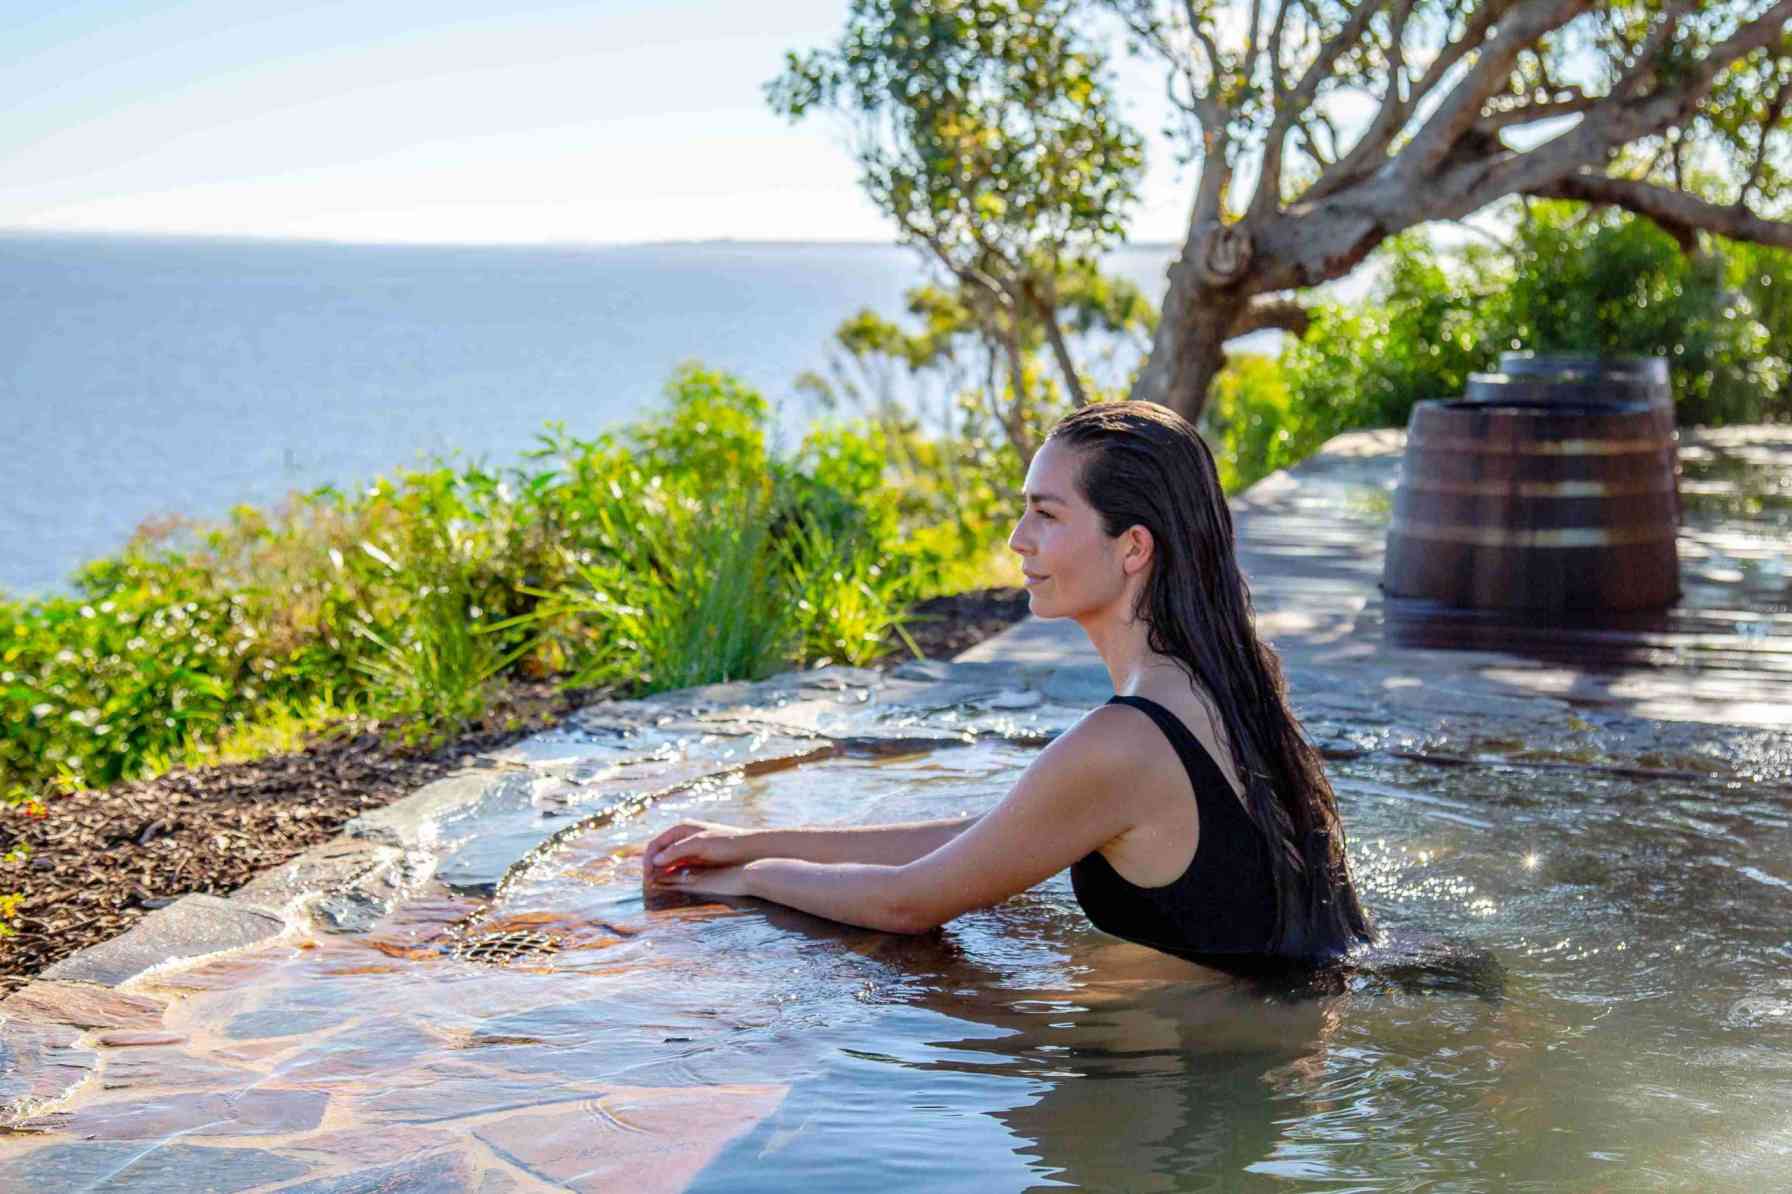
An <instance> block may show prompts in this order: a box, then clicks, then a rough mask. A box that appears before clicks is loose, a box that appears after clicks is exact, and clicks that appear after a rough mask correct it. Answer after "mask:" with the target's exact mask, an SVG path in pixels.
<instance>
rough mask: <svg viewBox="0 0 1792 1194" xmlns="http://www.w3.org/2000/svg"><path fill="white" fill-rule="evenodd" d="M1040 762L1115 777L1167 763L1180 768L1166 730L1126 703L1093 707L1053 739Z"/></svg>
mask: <svg viewBox="0 0 1792 1194" xmlns="http://www.w3.org/2000/svg"><path fill="white" fill-rule="evenodd" d="M1048 754H1049V756H1050V757H1049V759H1048V757H1047V755H1048ZM1037 764H1042V765H1046V766H1051V767H1053V768H1069V769H1074V770H1078V771H1084V770H1087V771H1089V772H1094V773H1099V774H1103V775H1114V776H1136V775H1140V774H1141V768H1164V767H1165V766H1166V764H1170V765H1173V767H1172V768H1171V769H1175V770H1180V763H1179V762H1177V759H1176V755H1175V751H1174V750H1173V749H1172V748H1171V747H1170V744H1169V740H1168V739H1166V738H1165V737H1164V735H1163V732H1162V731H1161V730H1159V729H1158V728H1157V726H1156V725H1154V724H1152V722H1151V720H1150V719H1149V718H1146V717H1143V716H1140V715H1139V713H1138V712H1136V711H1135V710H1133V709H1130V708H1128V707H1127V706H1125V705H1101V706H1098V707H1097V708H1095V709H1091V710H1090V711H1089V712H1088V713H1086V714H1084V715H1083V716H1082V717H1081V718H1080V719H1079V720H1078V721H1077V723H1076V724H1075V725H1073V726H1071V727H1070V728H1069V729H1068V730H1066V731H1064V733H1062V734H1060V735H1059V736H1058V737H1057V738H1055V739H1053V740H1052V743H1051V745H1050V746H1049V747H1047V748H1046V751H1044V752H1042V753H1041V755H1040V757H1039V759H1038V760H1037Z"/></svg>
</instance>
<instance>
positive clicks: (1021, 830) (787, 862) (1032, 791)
mask: <svg viewBox="0 0 1792 1194" xmlns="http://www.w3.org/2000/svg"><path fill="white" fill-rule="evenodd" d="M1151 732H1155V727H1154V726H1152V725H1151V724H1150V723H1149V722H1148V721H1146V720H1145V719H1143V718H1134V717H1129V716H1127V715H1126V714H1124V713H1123V712H1121V711H1120V709H1119V708H1117V707H1114V708H1108V707H1104V708H1102V709H1098V710H1096V711H1095V712H1093V713H1091V714H1090V715H1089V716H1088V717H1085V718H1084V719H1083V720H1082V721H1080V722H1078V723H1077V725H1076V726H1075V727H1073V728H1072V729H1071V730H1070V731H1069V732H1067V733H1065V734H1063V735H1061V736H1060V737H1059V738H1057V739H1056V740H1055V741H1053V742H1052V744H1051V745H1050V746H1047V747H1046V748H1045V749H1044V750H1043V751H1041V752H1040V753H1039V755H1038V757H1037V758H1035V759H1034V760H1033V763H1032V765H1031V766H1029V767H1028V768H1027V770H1026V772H1025V773H1024V774H1022V776H1021V778H1020V781H1019V782H1018V783H1016V784H1015V786H1014V790H1013V791H1011V792H1009V793H1008V795H1007V796H1005V797H1003V798H1002V801H1001V803H1000V804H998V805H996V807H995V808H993V809H991V810H990V811H989V812H987V813H985V814H983V816H981V817H980V818H978V819H977V820H976V821H975V822H974V823H972V824H971V825H970V826H968V827H967V828H965V829H964V830H963V831H962V832H959V833H954V834H953V835H951V836H950V837H949V838H948V839H947V840H946V841H945V842H943V843H942V844H940V845H939V846H938V847H936V848H935V849H933V850H932V851H930V852H928V853H927V854H924V855H922V856H921V857H919V858H915V859H913V860H911V861H908V862H906V863H882V864H879V863H865V862H856V861H855V862H836V863H827V862H815V861H807V860H801V859H795V858H772V857H768V858H761V859H758V860H756V861H753V862H749V863H747V864H746V865H744V866H730V867H717V868H710V869H694V870H688V871H682V872H679V873H676V874H672V875H666V876H663V877H661V876H656V877H655V881H656V882H659V883H662V884H664V885H665V886H667V887H670V888H673V889H675V890H688V891H699V892H710V893H713V894H717V895H750V896H757V897H759V898H761V899H767V900H773V901H775V902H777V903H780V904H786V905H789V906H790V907H792V908H799V909H801V910H802V911H804V912H811V913H814V914H815V915H817V916H825V917H828V918H830V919H832V920H838V921H843V922H845V923H847V924H855V925H862V926H864V927H865V928H871V929H881V930H884V931H886V932H897V933H918V932H923V931H925V930H927V929H930V928H933V927H934V926H936V925H940V924H944V923H945V922H946V921H948V920H951V919H952V918H953V917H954V916H957V915H959V914H960V913H963V912H968V911H970V910H971V909H973V908H983V907H987V906H989V905H991V904H995V903H999V902H1000V901H1002V900H1004V899H1006V898H1008V897H1009V896H1011V895H1014V894H1016V893H1018V892H1021V891H1025V890H1026V889H1027V888H1029V887H1032V886H1033V885H1034V884H1036V883H1039V882H1040V881H1042V880H1044V879H1047V878H1050V877H1051V876H1052V875H1054V874H1056V873H1057V872H1059V871H1061V870H1063V869H1064V868H1065V867H1067V866H1069V865H1070V864H1071V863H1073V862H1075V861H1076V860H1077V859H1079V858H1081V857H1083V856H1084V855H1086V854H1088V853H1089V852H1090V851H1092V850H1098V849H1100V848H1101V847H1102V846H1104V845H1106V844H1107V843H1108V842H1110V841H1112V840H1114V839H1115V838H1116V837H1118V836H1120V835H1121V834H1122V833H1125V832H1126V831H1127V830H1129V829H1131V828H1133V826H1134V825H1135V824H1137V822H1138V819H1139V818H1138V816H1137V814H1138V811H1139V810H1140V809H1141V808H1143V807H1145V803H1144V799H1143V798H1142V797H1141V795H1140V794H1141V792H1142V791H1149V790H1150V789H1151V788H1152V787H1154V786H1157V785H1158V784H1160V783H1161V782H1162V779H1161V777H1159V776H1155V775H1148V774H1145V772H1146V771H1148V770H1149V769H1150V767H1151V764H1149V763H1142V762H1141V760H1146V759H1153V758H1155V755H1164V756H1165V757H1168V758H1170V759H1171V760H1172V761H1174V756H1173V755H1171V754H1170V752H1166V751H1162V750H1159V751H1156V752H1155V754H1154V753H1153V752H1152V751H1151V750H1150V745H1151V744H1150V743H1149V740H1148V733H1151Z"/></svg>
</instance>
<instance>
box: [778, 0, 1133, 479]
mask: <svg viewBox="0 0 1792 1194" xmlns="http://www.w3.org/2000/svg"><path fill="white" fill-rule="evenodd" d="M1076 10H1077V0H977V2H976V3H965V4H955V3H950V2H945V0H854V3H853V5H852V8H851V12H850V15H849V17H848V19H847V28H846V33H845V35H844V36H843V37H842V39H841V41H840V43H839V45H838V46H837V47H835V48H834V49H832V50H825V51H818V52H815V53H810V54H806V55H797V54H791V55H789V56H788V58H787V61H786V68H785V71H784V73H783V74H782V75H781V76H779V78H777V79H775V80H774V81H773V82H772V83H770V84H769V85H768V86H767V89H766V93H767V98H768V99H769V100H770V102H771V104H772V106H773V108H774V109H776V110H778V111H780V112H782V113H784V114H785V115H787V116H789V117H790V118H791V119H793V120H795V119H801V118H802V117H804V116H806V115H808V114H809V113H811V112H813V111H816V110H818V109H824V108H831V109H835V110H839V111H842V112H845V113H846V114H848V116H849V117H850V119H851V123H852V131H853V140H854V150H855V154H856V156H857V158H858V161H859V165H860V168H861V169H862V171H863V179H862V181H863V183H864V186H865V188H866V190H867V192H868V193H869V194H870V196H871V198H872V200H873V201H874V202H876V203H877V205H878V206H879V207H880V208H881V209H882V210H883V211H884V212H885V214H887V215H888V216H890V217H891V219H893V220H894V221H895V223H896V226H897V228H898V229H899V230H900V231H901V235H902V237H903V239H905V240H906V241H908V242H910V243H912V244H914V245H916V246H919V247H920V248H922V249H923V250H925V251H926V252H927V253H928V254H929V255H930V256H931V257H932V259H933V260H934V261H935V262H936V263H937V264H938V265H939V266H940V267H941V268H943V269H944V270H945V272H946V273H947V274H948V275H949V276H950V277H951V278H952V280H953V282H954V284H955V291H954V294H953V296H952V302H953V303H954V304H955V306H956V308H957V309H958V310H959V311H961V312H962V313H963V315H964V316H965V318H966V319H967V320H968V321H969V323H970V325H971V326H974V327H975V328H976V329H977V331H978V333H979V334H980V335H981V336H982V337H983V338H984V339H986V340H987V341H988V342H989V343H990V344H991V345H992V346H994V348H995V350H996V352H997V356H998V358H999V360H1000V362H1001V364H1002V367H1003V370H1004V372H1005V373H1006V374H1007V388H1008V391H1009V393H1010V395H1011V396H1012V397H1013V399H1014V400H1015V402H1016V403H1020V404H1025V403H1026V402H1027V400H1028V396H1029V395H1030V394H1031V393H1033V392H1034V391H1035V390H1037V388H1038V386H1039V384H1040V382H1039V379H1038V378H1037V377H1036V376H1032V375H1029V371H1028V356H1029V349H1030V345H1031V342H1033V341H1034V340H1036V339H1039V338H1043V340H1044V342H1045V343H1046V344H1047V345H1048V346H1049V349H1050V352H1051V355H1052V359H1053V362H1054V364H1055V366H1056V369H1057V373H1058V378H1059V381H1060V384H1061V385H1062V386H1063V388H1064V392H1065V393H1066V394H1067V395H1068V396H1069V398H1070V401H1071V403H1072V404H1073V405H1077V406H1080V405H1082V404H1083V403H1084V402H1086V401H1087V400H1088V392H1087V387H1086V385H1085V382H1084V378H1083V376H1082V374H1081V372H1080V371H1079V369H1078V368H1077V365H1076V361H1075V359H1074V356H1073V350H1072V345H1071V342H1070V338H1069V337H1068V336H1067V335H1066V334H1065V330H1064V326H1063V322H1062V319H1061V318H1060V312H1061V310H1062V308H1063V307H1064V305H1065V296H1063V295H1060V294H1059V293H1058V290H1059V286H1060V283H1061V281H1062V280H1063V279H1064V278H1065V277H1067V276H1078V275H1081V274H1083V273H1086V272H1087V271H1089V270H1092V269H1093V268H1094V260H1095V257H1096V256H1097V254H1099V253H1100V252H1101V250H1102V249H1104V248H1106V247H1108V246H1110V245H1112V244H1113V243H1114V242H1115V241H1117V240H1118V239H1119V238H1120V236H1121V234H1122V233H1123V231H1124V228H1125V213H1126V209H1127V208H1128V207H1129V206H1130V205H1131V203H1132V202H1133V200H1134V199H1135V198H1136V189H1137V183H1138V178H1139V173H1140V169H1141V167H1142V164H1143V157H1142V149H1143V146H1142V142H1141V140H1140V138H1139V136H1138V135H1137V134H1136V133H1135V132H1133V131H1132V130H1131V129H1130V128H1128V127H1127V125H1126V123H1125V121H1124V120H1122V119H1121V118H1120V115H1119V113H1118V110H1117V108H1116V107H1115V105H1114V102H1113V99H1112V96H1111V93H1110V91H1109V89H1108V87H1107V86H1106V85H1105V73H1106V71H1107V58H1106V56H1105V55H1104V54H1103V53H1102V52H1101V51H1100V50H1099V48H1097V47H1096V46H1094V45H1093V44H1092V43H1090V42H1089V41H1087V40H1086V39H1084V38H1082V37H1081V36H1080V35H1079V33H1078V31H1077V27H1076V25H1075V23H1074V21H1073V20H1072V18H1073V17H1074V16H1075V14H1076ZM1018 413H1019V412H1013V413H1012V414H1005V415H1004V416H1003V421H1004V423H1005V424H1006V425H1008V427H1009V430H1010V433H1011V438H1012V441H1013V442H1014V444H1015V446H1016V448H1018V449H1019V450H1020V452H1021V455H1022V458H1023V459H1026V458H1029V457H1031V455H1032V448H1031V446H1030V440H1031V438H1032V437H1031V436H1030V435H1029V433H1028V432H1027V430H1026V428H1025V426H1024V422H1023V420H1021V419H1020V418H1019V417H1018Z"/></svg>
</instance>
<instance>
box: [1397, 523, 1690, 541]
mask: <svg viewBox="0 0 1792 1194" xmlns="http://www.w3.org/2000/svg"><path fill="white" fill-rule="evenodd" d="M1388 531H1389V533H1390V534H1395V535H1405V536H1406V537H1407V538H1409V539H1438V540H1442V541H1444V542H1447V543H1468V544H1472V545H1474V546H1476V547H1623V546H1628V545H1630V544H1635V543H1659V542H1662V541H1663V540H1672V539H1673V538H1674V537H1675V536H1674V528H1672V527H1632V528H1629V529H1625V528H1612V527H1561V528H1559V529H1556V530H1549V531H1540V530H1531V529H1528V528H1506V527H1465V526H1439V525H1437V524H1436V523H1424V522H1411V521H1409V520H1407V519H1404V518H1396V519H1393V520H1392V521H1391V522H1390V523H1389V526H1388Z"/></svg>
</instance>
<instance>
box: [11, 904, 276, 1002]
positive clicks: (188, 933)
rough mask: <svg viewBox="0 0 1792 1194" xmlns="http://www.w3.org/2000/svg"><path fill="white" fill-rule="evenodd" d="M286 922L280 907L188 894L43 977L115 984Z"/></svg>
mask: <svg viewBox="0 0 1792 1194" xmlns="http://www.w3.org/2000/svg"><path fill="white" fill-rule="evenodd" d="M285 928H286V922H285V921H283V920H282V919H281V918H280V916H279V914H278V913H275V912H272V911H269V910H267V909H264V908H257V907H254V906H252V905H249V904H244V903H233V902H231V901H229V900H221V899H218V898H217V897H216V896H208V895H185V896H182V897H181V898H180V899H178V900H176V901H175V902H174V903H172V904H170V905H168V906H167V907H166V908H157V909H156V910H155V911H153V912H151V913H150V914H149V915H147V916H145V917H144V918H143V919H142V920H140V921H138V922H137V923H136V924H135V925H133V926H132V927H131V929H130V931H129V932H127V933H125V934H123V935H122V936H119V937H114V938H113V939H112V940H110V941H104V942H101V943H100V944H99V945H95V946H92V947H90V948H88V949H84V950H82V951H80V952H79V953H76V954H73V955H71V956H69V957H67V958H64V959H63V960H62V961H60V962H57V963H56V964H55V965H54V966H51V967H49V968H48V969H46V970H45V971H44V972H43V977H45V978H50V979H59V980H67V981H80V982H90V983H99V984H101V985H103V986H108V987H115V986H117V985H119V984H120V983H122V982H124V981H125V980H126V979H129V978H134V977H136V976H137V975H139V974H141V973H143V972H144V971H145V970H148V969H149V968H150V967H152V966H157V965H161V964H163V963H165V962H169V961H172V960H176V959H180V958H193V957H202V956H204V955H206V954H210V953H216V952H218V951H219V950H225V949H233V948H237V947H239V946H244V945H252V944H254V943H255V942H257V941H262V940H265V939H266V938H268V937H272V936H274V935H276V934H278V933H280V932H281V931H283V930H284V929H285Z"/></svg>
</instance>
